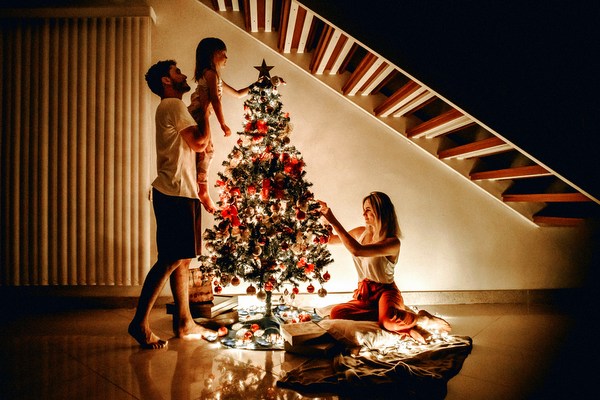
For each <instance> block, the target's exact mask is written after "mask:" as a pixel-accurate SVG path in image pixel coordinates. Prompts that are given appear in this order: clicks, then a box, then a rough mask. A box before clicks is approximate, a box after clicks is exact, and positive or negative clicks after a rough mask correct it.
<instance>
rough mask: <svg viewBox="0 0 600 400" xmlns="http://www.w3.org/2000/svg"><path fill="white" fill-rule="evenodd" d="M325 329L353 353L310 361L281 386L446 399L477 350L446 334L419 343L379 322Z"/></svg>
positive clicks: (328, 324) (340, 323)
mask: <svg viewBox="0 0 600 400" xmlns="http://www.w3.org/2000/svg"><path fill="white" fill-rule="evenodd" d="M319 325H320V326H322V327H324V328H325V329H327V331H328V332H329V333H330V334H331V336H333V337H334V338H336V339H337V340H338V341H340V342H342V343H344V344H345V345H346V346H347V349H348V351H345V352H344V353H343V354H339V355H337V356H335V357H333V358H332V359H331V358H317V359H310V360H307V361H306V362H304V363H303V364H301V365H300V366H298V367H297V368H295V369H293V370H290V371H289V372H287V373H286V374H285V376H283V377H282V378H281V379H280V380H279V381H278V382H277V385H278V386H280V387H283V388H289V389H293V390H296V391H298V392H300V393H304V394H317V393H319V394H335V395H340V396H344V397H346V398H361V399H365V398H368V399H378V398H382V399H383V398H385V399H389V398H402V399H443V398H444V397H445V396H446V393H447V383H448V381H449V380H450V379H451V378H452V377H454V376H455V375H456V374H458V373H459V371H460V369H461V368H462V365H463V362H464V360H465V359H466V358H467V356H468V355H469V354H470V352H471V350H472V348H473V342H472V339H471V338H470V337H467V336H451V335H446V336H440V337H434V338H433V339H432V340H431V341H430V342H429V343H427V344H419V343H417V342H415V341H414V340H413V339H411V338H407V337H402V336H400V335H396V334H392V333H389V332H386V331H383V330H381V329H379V328H378V327H377V323H374V322H366V321H365V322H362V321H344V320H323V321H321V322H320V323H319Z"/></svg>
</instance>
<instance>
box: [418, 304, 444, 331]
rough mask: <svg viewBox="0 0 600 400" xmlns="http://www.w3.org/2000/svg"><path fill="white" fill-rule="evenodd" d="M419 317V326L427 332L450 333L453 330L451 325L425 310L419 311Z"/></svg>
mask: <svg viewBox="0 0 600 400" xmlns="http://www.w3.org/2000/svg"><path fill="white" fill-rule="evenodd" d="M417 315H418V316H419V317H418V322H417V324H418V325H419V326H420V327H421V328H423V329H425V330H427V331H430V332H434V331H442V332H447V333H449V332H450V331H451V330H452V328H451V327H450V324H449V323H448V322H446V321H445V320H444V319H442V318H440V317H436V316H435V315H432V314H430V313H429V312H427V311H425V310H419V312H418V314H417Z"/></svg>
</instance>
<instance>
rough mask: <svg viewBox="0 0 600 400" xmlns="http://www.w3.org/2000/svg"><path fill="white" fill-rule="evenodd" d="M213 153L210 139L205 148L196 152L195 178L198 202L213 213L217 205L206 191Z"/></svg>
mask: <svg viewBox="0 0 600 400" xmlns="http://www.w3.org/2000/svg"><path fill="white" fill-rule="evenodd" d="M213 154H214V147H213V144H212V141H211V142H209V144H208V145H207V146H206V150H204V151H203V152H201V153H196V180H197V182H198V196H199V197H200V202H201V203H202V205H203V206H204V209H205V210H206V211H207V212H209V213H211V214H214V213H215V211H217V207H216V205H215V203H214V202H213V200H212V199H211V198H210V194H209V193H208V182H207V179H208V168H209V167H210V163H211V161H212V158H213Z"/></svg>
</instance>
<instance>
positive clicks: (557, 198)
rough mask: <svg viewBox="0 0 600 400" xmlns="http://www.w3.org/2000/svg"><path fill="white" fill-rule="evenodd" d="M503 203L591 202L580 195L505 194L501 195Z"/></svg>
mask: <svg viewBox="0 0 600 400" xmlns="http://www.w3.org/2000/svg"><path fill="white" fill-rule="evenodd" d="M502 200H503V201H505V202H527V201H530V202H534V203H553V202H561V203H563V202H566V203H581V202H591V201H592V200H591V199H590V198H588V197H587V196H585V195H583V194H581V193H533V194H506V195H502Z"/></svg>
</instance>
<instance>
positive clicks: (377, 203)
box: [362, 192, 401, 238]
mask: <svg viewBox="0 0 600 400" xmlns="http://www.w3.org/2000/svg"><path fill="white" fill-rule="evenodd" d="M367 200H369V202H370V203H371V207H373V213H374V214H375V218H377V219H378V220H379V222H380V224H381V228H380V230H379V236H380V237H397V238H400V236H401V232H400V225H398V217H397V216H396V209H395V208H394V204H393V203H392V200H390V197H389V196H388V195H387V194H385V193H383V192H371V193H370V194H369V195H368V196H366V197H365V198H364V199H363V202H362V203H363V206H364V204H365V202H366V201H367Z"/></svg>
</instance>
